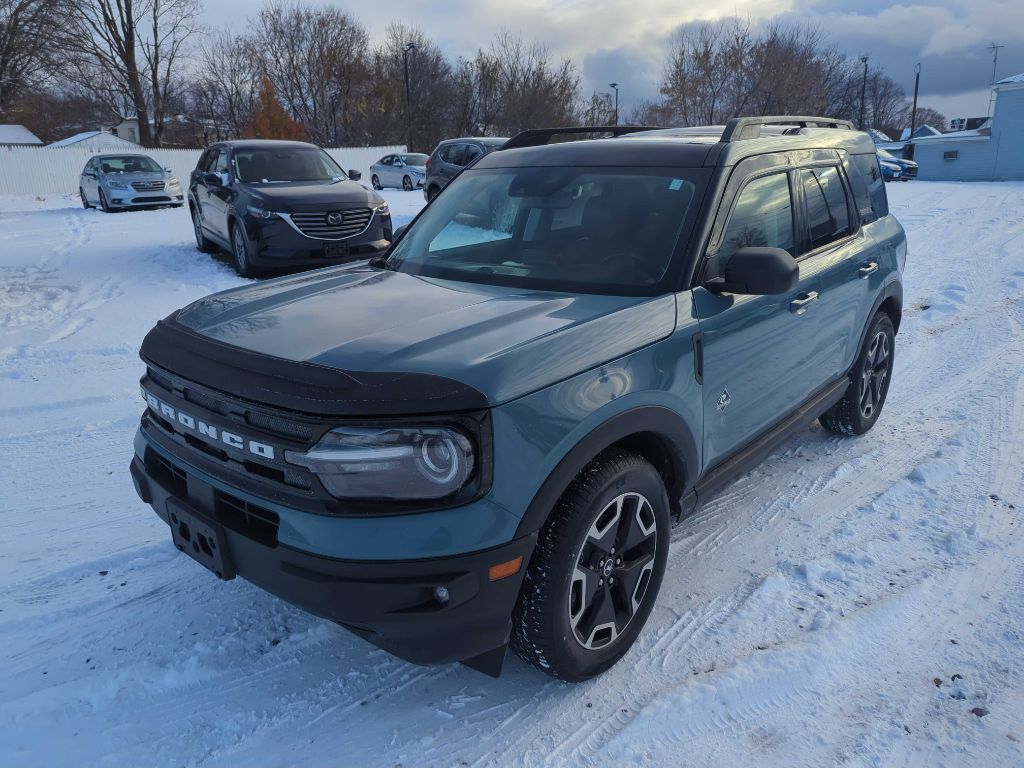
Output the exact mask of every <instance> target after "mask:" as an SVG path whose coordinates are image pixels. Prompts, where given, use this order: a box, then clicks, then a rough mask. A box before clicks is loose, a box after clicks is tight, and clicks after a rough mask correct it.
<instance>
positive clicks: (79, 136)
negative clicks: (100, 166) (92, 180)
mask: <svg viewBox="0 0 1024 768" xmlns="http://www.w3.org/2000/svg"><path fill="white" fill-rule="evenodd" d="M47 147H49V148H55V149H59V148H61V147H78V148H80V149H92V150H95V151H96V152H108V151H110V152H135V151H138V149H139V145H138V144H136V143H135V142H133V141H128V140H127V139H122V138H121V137H120V136H114V135H113V134H111V133H107V132H106V131H85V132H84V133H76V134H75V135H74V136H68V137H67V138H66V139H61V140H60V141H55V142H53V143H52V144H47Z"/></svg>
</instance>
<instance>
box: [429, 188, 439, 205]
mask: <svg viewBox="0 0 1024 768" xmlns="http://www.w3.org/2000/svg"><path fill="white" fill-rule="evenodd" d="M440 191H441V190H440V189H439V188H438V187H436V186H435V187H430V188H429V189H427V202H428V203H429V202H430V201H431V200H433V199H434V198H435V197H437V193H438V192H440Z"/></svg>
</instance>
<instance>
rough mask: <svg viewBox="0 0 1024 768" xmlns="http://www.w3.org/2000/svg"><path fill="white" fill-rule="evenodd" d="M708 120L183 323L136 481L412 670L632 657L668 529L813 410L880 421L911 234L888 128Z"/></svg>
mask: <svg viewBox="0 0 1024 768" xmlns="http://www.w3.org/2000/svg"><path fill="white" fill-rule="evenodd" d="M794 123H796V125H794ZM765 124H768V125H769V126H775V125H788V126H790V128H789V130H788V131H787V132H786V133H787V135H773V136H768V135H766V134H767V133H768V131H767V130H766V131H764V132H763V133H762V131H761V128H762V126H763V125H765ZM820 126H832V127H820ZM579 130H580V132H586V131H588V129H586V128H583V129H579ZM628 130H631V129H625V128H623V129H618V132H619V133H623V132H626V131H628ZM703 131H704V134H705V135H698V134H697V133H696V132H695V131H694V130H693V129H687V131H672V130H664V131H650V132H647V133H637V134H636V135H633V136H629V137H619V138H608V139H598V140H591V141H577V142H567V143H557V144H550V145H544V142H545V141H547V140H548V139H550V138H551V135H554V134H556V133H557V132H558V129H552V130H551V132H550V134H551V135H548V136H547V137H546V138H545V137H543V136H540V135H539V132H538V131H529V132H527V134H525V136H524V137H523V138H522V140H521V141H519V142H517V140H516V139H512V140H511V141H510V142H509V143H508V144H507V146H506V148H505V149H503V150H502V151H500V152H494V153H492V154H489V155H487V156H486V157H483V158H481V159H480V160H479V161H478V162H477V163H476V164H475V165H474V166H473V167H472V168H470V169H468V170H467V171H466V172H465V173H463V174H462V175H460V176H459V178H458V179H456V180H455V181H454V182H453V183H452V184H451V185H450V187H449V188H448V189H447V190H446V191H445V193H444V194H443V195H441V196H440V197H438V198H437V199H435V200H434V202H432V203H431V204H430V205H428V206H427V207H426V208H425V209H424V210H423V211H422V212H421V213H420V215H419V216H418V217H417V218H416V219H414V220H413V222H412V223H411V224H410V225H409V227H408V228H406V229H405V230H404V231H403V232H401V233H400V234H399V235H398V238H397V241H396V243H395V245H394V246H393V247H392V249H391V250H390V251H389V252H388V254H387V255H386V256H383V257H380V258H378V259H374V260H371V261H370V262H368V263H365V264H357V265H348V266H344V267H338V268H335V269H330V270H323V271H321V272H319V273H317V274H316V275H314V276H309V275H306V276H301V277H290V278H282V279H279V280H275V281H272V282H268V283H264V284H262V285H259V286H244V287H241V288H235V289H232V290H229V291H226V292H223V293H218V294H215V295H213V296H210V297H207V298H204V299H200V300H199V301H196V302H194V303H193V304H190V305H189V306H187V307H185V308H184V309H181V310H179V311H177V312H175V313H173V314H172V315H171V316H170V317H168V318H166V319H165V320H162V321H161V322H160V323H158V324H157V326H156V327H155V328H154V329H153V330H151V331H150V332H149V334H148V335H147V336H146V339H145V341H144V343H143V345H142V350H141V355H142V359H143V361H144V362H145V364H146V372H145V375H144V377H143V378H142V381H141V386H142V394H143V398H144V400H145V402H146V410H145V412H144V414H143V416H142V420H141V424H140V428H139V431H138V434H137V437H136V439H135V457H134V459H133V460H132V463H131V475H132V478H133V480H134V484H135V488H136V490H137V492H138V494H139V496H140V497H141V499H142V500H143V501H144V502H146V503H147V504H151V505H152V507H153V509H154V510H155V512H156V514H158V515H159V516H160V518H161V519H163V520H164V521H165V522H166V523H167V524H168V525H169V526H170V529H171V537H172V539H173V541H174V543H175V544H176V545H177V546H178V547H179V548H180V549H181V550H182V551H183V552H185V553H186V554H187V555H189V556H190V557H192V558H193V559H195V560H196V561H197V562H199V563H200V564H202V565H203V566H205V567H206V568H208V569H209V570H211V571H212V572H214V573H215V574H216V575H217V576H218V577H219V578H222V579H230V578H233V577H234V576H236V575H238V576H241V577H243V578H245V579H247V580H249V581H251V582H253V583H255V584H257V585H259V586H261V587H263V588H264V589H266V590H268V591H270V592H272V593H274V594H276V595H278V596H280V597H282V598H284V599H285V600H289V601H291V602H293V603H295V604H297V605H300V606H303V607H305V608H306V609H308V610H309V611H312V612H313V613H316V614H318V615H320V616H323V617H325V618H328V619H330V620H331V621H334V622H337V623H339V624H341V625H342V626H345V627H348V628H350V629H351V630H352V631H354V632H356V633H358V634H359V635H361V636H362V637H364V638H366V639H367V640H369V641H370V642H372V643H375V644H377V645H379V646H381V647H383V648H385V649H388V650H390V651H391V652H393V653H395V654H397V655H399V656H401V657H402V658H404V659H408V660H409V661H412V662H415V663H420V664H426V663H442V662H451V661H462V662H464V663H466V664H467V665H469V666H471V667H473V668H476V669H479V670H482V671H485V672H488V673H490V674H495V675H496V674H498V672H499V671H500V669H501V665H502V661H503V659H504V657H505V652H506V646H507V645H509V644H510V645H511V647H512V648H513V650H514V651H515V652H516V653H517V654H518V655H519V656H521V657H522V658H523V659H525V660H526V661H527V662H529V663H531V664H533V665H535V666H536V667H538V668H539V669H541V670H543V671H544V672H546V673H547V674H550V675H554V676H556V677H558V678H561V679H563V680H572V681H577V680H583V679H586V678H589V677H592V676H594V675H597V674H600V673H601V672H603V671H604V670H606V669H608V668H609V667H610V666H612V665H613V664H614V663H615V662H616V661H617V660H618V659H619V658H621V657H622V656H623V654H625V653H626V651H627V650H628V649H629V648H630V646H631V645H632V644H633V642H634V641H635V640H636V639H637V636H638V635H639V634H640V632H641V630H642V628H643V626H644V622H645V621H646V620H647V617H648V616H649V615H650V612H651V610H652V608H653V606H654V603H655V600H656V598H657V594H658V590H659V587H660V586H661V582H662V578H663V576H664V574H665V565H666V560H667V556H668V549H669V542H670V538H671V536H670V527H671V525H672V521H673V520H677V521H678V520H680V519H682V518H684V517H685V516H686V515H687V514H689V513H690V512H691V511H692V510H693V509H694V508H696V506H697V505H698V504H699V503H700V502H702V501H704V500H706V499H707V498H709V497H710V496H712V495H713V493H714V491H715V489H717V488H721V487H723V486H724V485H725V484H727V483H728V482H730V480H731V479H732V478H734V477H735V476H736V475H737V473H741V472H744V471H746V470H748V469H749V468H750V467H751V466H752V465H753V463H754V462H756V461H758V460H760V459H761V458H763V457H764V456H766V455H767V454H768V453H769V452H770V451H771V450H772V449H773V448H774V447H776V446H778V445H779V444H780V442H781V441H783V440H784V439H786V438H788V437H790V436H792V435H793V434H794V433H797V432H799V431H800V430H803V429H804V428H806V426H807V425H808V424H809V423H810V422H811V421H812V420H814V419H817V420H818V421H819V422H820V424H821V426H822V427H823V428H824V429H826V430H827V431H829V432H833V433H836V434H839V435H860V434H863V433H864V432H867V431H868V430H870V429H871V428H872V426H874V424H875V423H876V422H877V420H878V419H879V416H880V414H881V412H882V408H883V406H884V404H885V400H886V395H887V392H888V390H889V384H890V381H891V379H892V373H893V354H894V347H895V335H896V332H897V331H898V330H899V326H900V317H901V312H902V302H903V289H902V277H901V274H902V271H903V267H904V262H905V260H906V252H907V251H906V237H905V234H904V231H903V228H902V227H901V226H900V224H899V222H898V221H897V220H896V219H895V218H894V217H893V216H892V215H891V214H890V213H889V209H888V204H887V200H886V192H885V185H884V184H883V183H882V179H881V176H880V171H879V167H878V159H877V157H876V155H875V151H874V146H873V145H872V143H871V139H870V138H869V137H868V136H867V134H864V133H860V132H857V131H854V130H852V125H851V124H850V123H847V122H845V121H837V120H829V119H827V118H769V117H762V118H737V119H734V120H731V121H730V122H729V124H728V125H727V126H726V128H725V130H724V132H723V131H722V128H721V127H720V126H719V127H717V128H716V127H713V126H712V127H708V128H705V129H703ZM712 142H713V144H712ZM712 149H714V151H713V152H712V151H711V150H712ZM646 647H647V648H648V652H655V651H652V650H650V649H651V648H653V647H654V644H652V643H648V644H647V645H646Z"/></svg>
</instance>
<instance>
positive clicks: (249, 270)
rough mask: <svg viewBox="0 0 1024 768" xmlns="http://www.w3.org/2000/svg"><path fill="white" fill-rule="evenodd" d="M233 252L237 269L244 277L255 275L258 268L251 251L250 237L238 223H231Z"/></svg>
mask: <svg viewBox="0 0 1024 768" xmlns="http://www.w3.org/2000/svg"><path fill="white" fill-rule="evenodd" d="M231 252H232V254H233V255H234V257H235V271H236V272H237V273H238V274H239V275H241V276H242V277H254V276H255V274H256V270H255V269H254V268H253V266H252V257H251V255H250V253H249V238H247V237H246V236H245V230H243V229H242V227H240V226H239V225H238V224H232V225H231Z"/></svg>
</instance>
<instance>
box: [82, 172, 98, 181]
mask: <svg viewBox="0 0 1024 768" xmlns="http://www.w3.org/2000/svg"><path fill="white" fill-rule="evenodd" d="M82 175H83V176H86V177H88V178H90V179H95V178H96V171H82Z"/></svg>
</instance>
